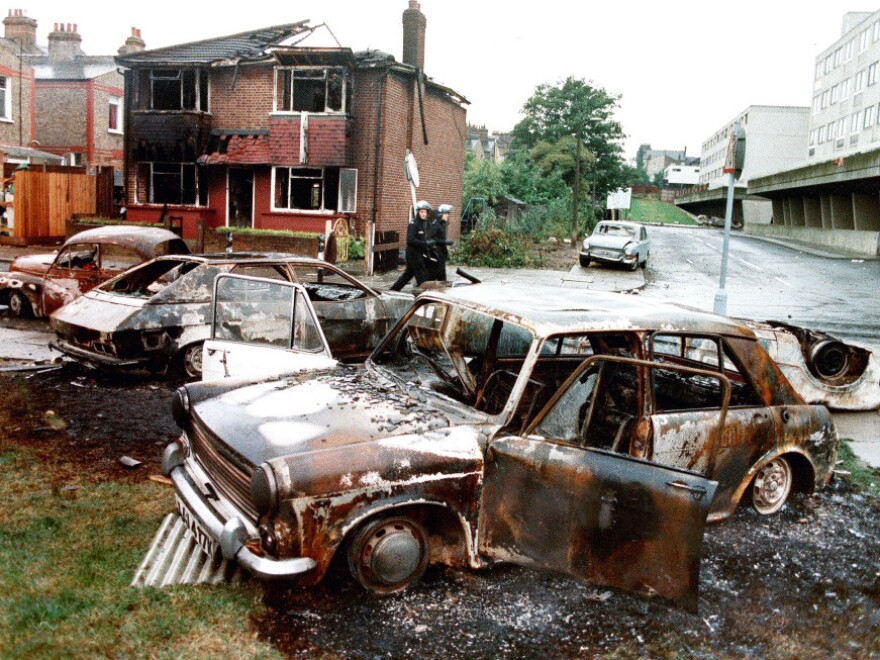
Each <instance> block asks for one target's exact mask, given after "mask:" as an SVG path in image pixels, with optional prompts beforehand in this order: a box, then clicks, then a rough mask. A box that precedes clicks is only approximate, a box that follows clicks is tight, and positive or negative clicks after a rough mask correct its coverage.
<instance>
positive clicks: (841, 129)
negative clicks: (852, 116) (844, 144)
mask: <svg viewBox="0 0 880 660" xmlns="http://www.w3.org/2000/svg"><path fill="white" fill-rule="evenodd" d="M844 133H846V119H838V120H837V137H839V138H842V137H843V135H844Z"/></svg>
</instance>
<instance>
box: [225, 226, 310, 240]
mask: <svg viewBox="0 0 880 660" xmlns="http://www.w3.org/2000/svg"><path fill="white" fill-rule="evenodd" d="M214 231H215V232H217V233H218V234H225V233H226V232H232V233H233V234H242V235H246V236H294V237H296V238H315V237H316V236H321V235H322V234H319V233H318V232H314V231H289V230H287V229H254V228H253V227H216V228H215V229H214Z"/></svg>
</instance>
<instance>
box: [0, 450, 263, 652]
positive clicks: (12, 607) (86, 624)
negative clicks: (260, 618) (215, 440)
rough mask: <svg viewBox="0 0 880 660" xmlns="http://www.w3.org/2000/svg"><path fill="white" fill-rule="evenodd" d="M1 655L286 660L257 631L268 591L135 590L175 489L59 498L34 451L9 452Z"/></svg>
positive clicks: (1, 484) (2, 529)
mask: <svg viewBox="0 0 880 660" xmlns="http://www.w3.org/2000/svg"><path fill="white" fill-rule="evenodd" d="M0 466H2V472H3V477H4V478H3V479H2V480H0V566H2V567H3V569H2V570H0V649H2V653H0V655H3V656H4V657H27V658H40V657H52V658H54V657H95V656H100V657H120V656H123V657H124V656H134V657H158V658H162V657H188V656H194V657H275V656H276V654H275V651H274V649H273V648H272V647H271V646H269V645H268V644H266V643H264V642H262V641H260V640H258V639H257V637H256V633H255V631H254V630H252V629H251V620H252V617H254V616H255V615H258V614H259V613H260V612H261V611H262V610H263V608H264V606H263V605H262V588H261V586H260V585H259V584H258V583H256V582H249V583H246V584H238V585H219V586H198V587H193V586H180V587H175V588H171V589H162V590H157V589H132V588H130V587H129V586H128V583H129V582H130V581H131V578H132V577H133V575H134V571H135V570H136V568H137V566H138V564H139V563H140V561H141V559H142V558H143V555H144V553H145V552H146V549H147V547H148V546H149V543H150V540H151V539H152V537H153V534H155V532H156V530H157V529H158V526H159V523H160V521H161V520H162V518H163V517H164V515H165V514H166V513H167V512H168V511H171V510H172V507H173V493H172V490H171V489H170V488H168V487H167V486H162V485H160V484H157V483H155V482H152V481H147V480H146V479H145V480H144V482H143V483H139V484H136V485H130V484H121V483H113V482H102V483H83V484H80V485H79V486H80V487H79V489H77V490H63V489H61V490H59V489H55V488H52V487H51V486H50V483H49V481H50V480H51V476H47V474H46V472H47V466H46V465H45V464H42V463H40V462H39V461H38V460H37V459H36V457H35V455H34V454H33V453H32V452H31V451H30V450H29V449H24V448H16V449H12V450H9V449H8V448H7V451H5V452H3V453H2V454H0Z"/></svg>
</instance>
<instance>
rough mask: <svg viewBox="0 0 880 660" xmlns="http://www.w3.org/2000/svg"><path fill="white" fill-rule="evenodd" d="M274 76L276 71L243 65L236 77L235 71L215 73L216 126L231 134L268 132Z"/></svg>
mask: <svg viewBox="0 0 880 660" xmlns="http://www.w3.org/2000/svg"><path fill="white" fill-rule="evenodd" d="M273 76H274V69H273V68H272V67H271V66H266V65H242V66H240V67H238V74H237V75H236V74H235V67H223V68H217V69H212V70H211V79H210V87H211V106H210V108H211V114H212V115H213V118H214V125H215V126H219V127H223V128H226V129H229V130H253V129H267V128H269V115H270V114H271V112H272V90H273V85H274V78H273ZM233 77H235V88H234V89H233V87H232V80H233Z"/></svg>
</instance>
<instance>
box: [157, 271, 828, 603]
mask: <svg viewBox="0 0 880 660" xmlns="http://www.w3.org/2000/svg"><path fill="white" fill-rule="evenodd" d="M712 356H714V359H713V358H712ZM173 414H174V418H175V420H176V422H177V423H178V425H179V426H180V427H181V428H182V431H183V432H182V435H181V437H180V439H179V440H178V441H176V442H174V443H172V444H170V445H169V446H168V447H167V448H166V450H165V453H164V456H163V471H164V472H165V474H167V475H168V476H170V477H171V479H172V480H173V482H174V486H175V490H176V494H177V502H178V510H179V514H180V517H181V519H182V521H183V523H181V524H184V523H185V524H186V525H187V526H188V527H189V529H190V530H191V533H192V536H193V537H194V539H195V540H196V541H197V542H198V543H199V544H200V546H201V547H202V548H203V549H204V550H205V552H207V553H208V554H209V555H210V556H216V555H222V557H223V558H225V559H227V560H233V561H236V562H238V563H239V564H240V565H241V566H243V567H244V568H245V569H247V570H248V571H250V572H251V573H253V574H255V575H258V576H260V577H263V578H296V579H297V580H298V581H300V582H301V583H302V584H309V583H314V582H317V581H319V580H321V579H322V577H323V576H324V574H325V572H326V571H327V569H328V567H329V566H330V564H331V561H332V560H333V558H334V556H336V555H338V554H339V553H342V554H343V555H344V560H345V561H346V562H347V564H348V566H349V568H350V570H351V573H352V574H353V576H354V578H355V579H356V580H357V581H358V582H359V583H360V584H361V585H363V586H364V587H365V588H366V589H368V590H370V591H372V592H375V593H378V594H385V593H390V592H396V591H399V590H401V589H404V588H406V587H407V586H408V585H410V584H412V583H413V582H415V581H416V580H418V578H419V577H420V576H421V574H422V571H424V569H425V567H426V566H427V565H428V564H430V563H442V564H447V565H450V566H458V567H471V568H479V567H482V566H485V565H487V564H488V563H490V562H494V561H505V562H514V563H520V564H525V565H530V566H538V567H544V568H548V569H554V570H560V571H564V572H567V573H569V574H570V575H572V576H575V577H578V578H582V579H586V580H590V581H592V582H594V583H598V584H602V585H608V586H611V587H614V588H619V589H624V590H629V591H633V592H636V593H639V594H644V595H657V596H660V597H662V598H665V599H669V600H671V601H673V602H675V603H677V604H679V605H681V606H683V607H687V608H694V607H695V606H696V602H697V587H698V573H699V557H700V550H701V544H702V538H703V528H704V524H705V522H706V520H707V517H708V519H710V520H719V519H721V518H724V517H726V516H728V515H730V514H731V513H732V512H733V510H734V509H735V507H736V506H737V505H738V504H739V503H740V501H741V500H743V499H744V498H745V499H748V500H750V501H751V502H752V503H753V505H754V506H755V508H756V509H757V510H758V511H759V512H760V513H764V514H769V513H773V512H775V511H777V510H778V509H779V508H780V507H782V506H783V504H784V503H785V501H786V498H787V497H788V495H789V493H790V492H792V491H793V490H804V491H812V490H813V489H815V488H818V487H821V486H823V485H824V484H826V483H827V482H828V480H829V479H830V477H831V475H832V469H833V466H834V462H835V459H836V456H837V448H838V439H837V435H836V432H835V429H834V426H833V423H832V420H831V417H830V414H829V412H828V410H827V409H826V408H825V407H824V406H820V405H807V404H805V403H804V401H803V399H802V398H801V397H800V396H799V395H798V394H797V392H796V391H795V390H794V389H793V388H792V387H791V385H790V384H789V382H788V381H787V379H786V378H785V376H784V375H783V374H782V372H781V371H780V370H779V368H778V367H777V365H776V364H775V363H774V362H773V361H772V360H771V359H770V358H769V356H768V355H767V353H766V351H765V350H764V349H763V348H762V346H761V344H760V343H759V342H758V340H757V337H756V336H755V333H754V332H753V331H752V330H751V329H750V328H749V327H748V326H747V325H745V324H743V323H741V322H739V321H736V320H732V319H728V318H724V317H720V316H715V315H712V314H708V313H703V312H698V311H694V310H690V309H686V308H682V307H678V306H675V305H671V304H667V303H656V302H650V301H646V300H644V299H640V298H635V297H632V296H625V295H618V294H605V293H598V292H578V293H577V294H573V293H572V292H571V291H563V290H559V289H550V288H543V289H542V288H535V287H529V288H517V287H511V286H509V285H506V286H494V285H488V284H481V285H476V286H473V287H461V288H456V289H449V290H446V291H435V292H426V293H423V294H422V295H421V296H419V298H417V299H416V301H415V303H414V304H413V306H412V307H411V308H410V309H409V310H408V311H407V313H406V314H405V315H404V316H403V318H402V319H401V320H400V321H399V322H398V324H397V325H396V326H395V328H394V329H393V330H392V331H391V332H390V333H389V335H388V336H387V337H386V338H385V339H384V340H383V342H382V343H381V344H380V345H379V346H378V347H377V349H376V350H375V351H374V353H373V354H372V355H371V357H370V358H369V360H368V361H367V363H366V365H365V368H364V369H359V370H356V369H354V368H352V367H350V366H344V365H336V366H333V367H330V368H327V369H320V370H314V371H310V372H308V373H305V372H302V373H298V374H294V375H289V376H284V377H281V378H270V379H264V380H262V381H250V382H245V381H241V380H238V381H229V380H226V381H224V380H219V381H213V382H205V383H196V384H192V385H187V386H185V387H183V388H181V389H179V390H178V391H177V393H176V395H175V398H174V401H173Z"/></svg>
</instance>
